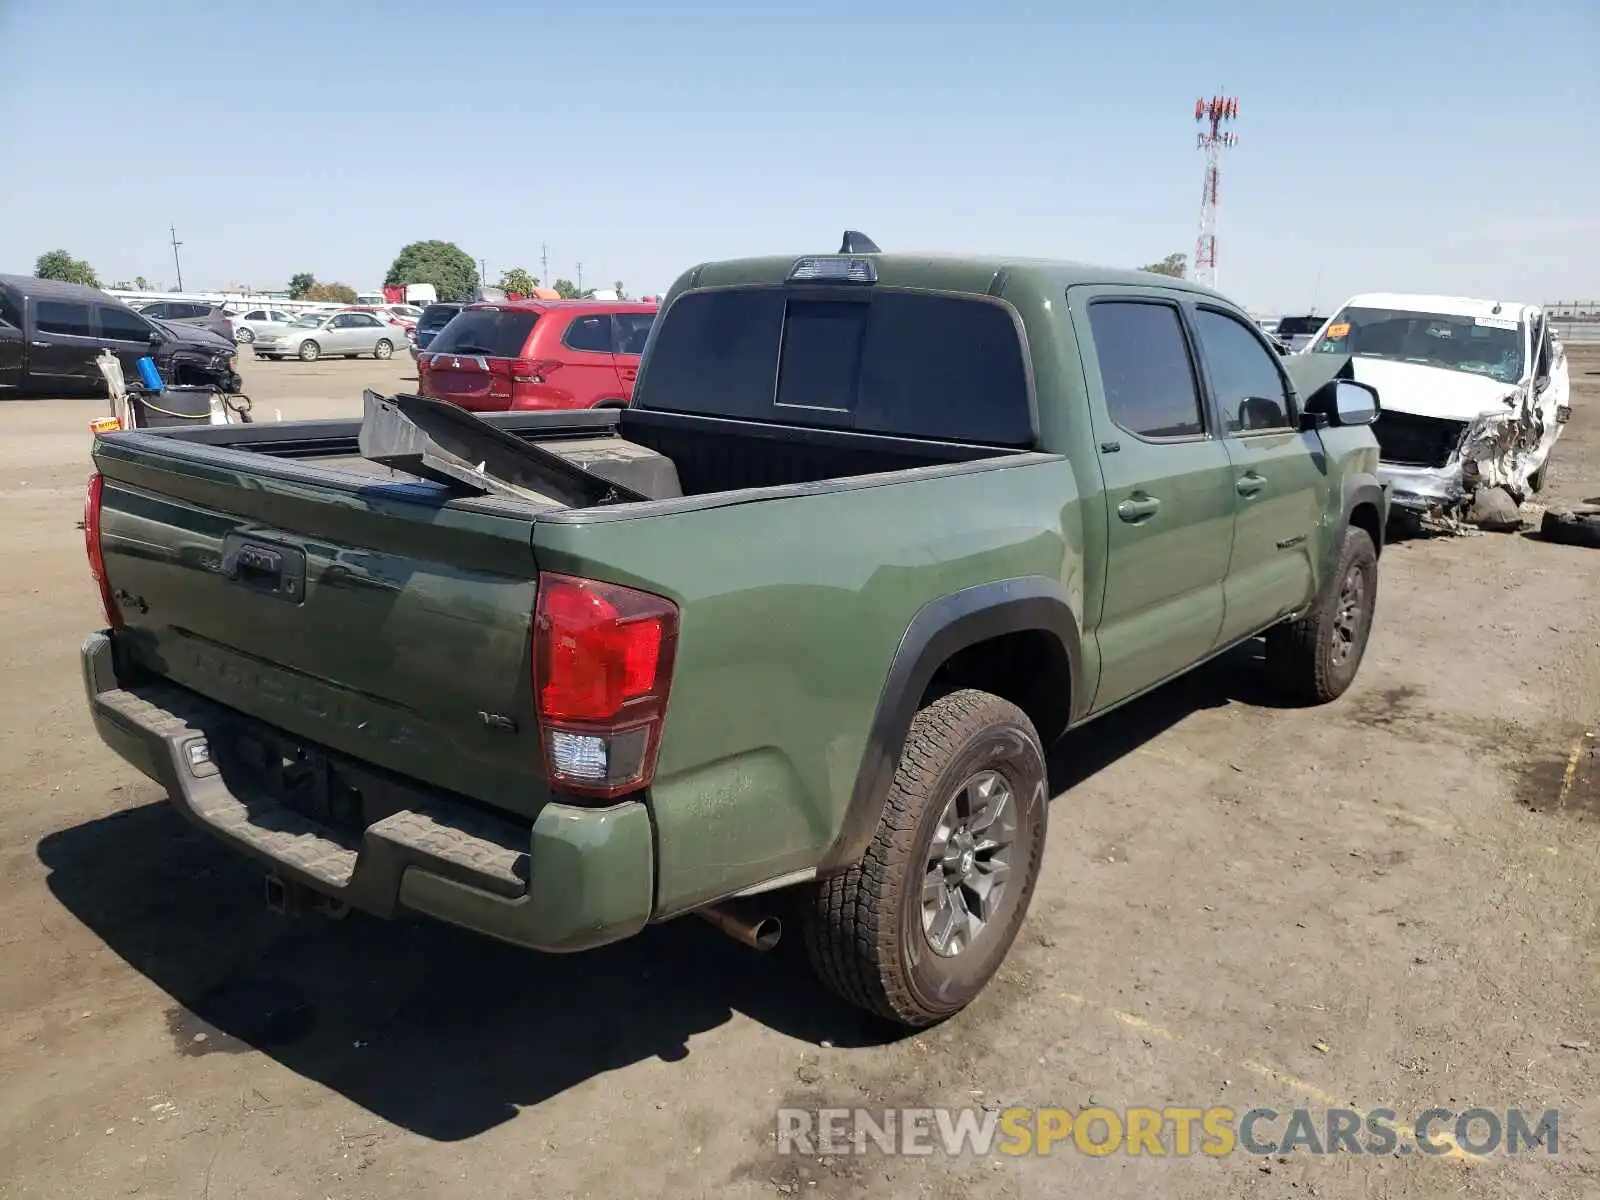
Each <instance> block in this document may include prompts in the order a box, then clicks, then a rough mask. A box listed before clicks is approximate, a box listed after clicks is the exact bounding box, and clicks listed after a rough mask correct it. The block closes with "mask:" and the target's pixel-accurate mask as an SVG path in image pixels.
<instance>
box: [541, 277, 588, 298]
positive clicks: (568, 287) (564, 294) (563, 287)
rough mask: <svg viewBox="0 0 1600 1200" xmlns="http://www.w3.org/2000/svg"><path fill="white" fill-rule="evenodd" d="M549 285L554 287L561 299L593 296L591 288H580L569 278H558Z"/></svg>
mask: <svg viewBox="0 0 1600 1200" xmlns="http://www.w3.org/2000/svg"><path fill="white" fill-rule="evenodd" d="M550 286H551V287H553V288H555V290H556V294H557V295H559V296H560V297H561V298H562V299H563V300H588V299H590V298H592V297H593V296H594V289H593V288H583V289H582V290H580V289H579V288H578V285H577V284H575V283H573V282H572V280H570V279H558V280H556V281H555V282H554V283H552V284H551V285H550Z"/></svg>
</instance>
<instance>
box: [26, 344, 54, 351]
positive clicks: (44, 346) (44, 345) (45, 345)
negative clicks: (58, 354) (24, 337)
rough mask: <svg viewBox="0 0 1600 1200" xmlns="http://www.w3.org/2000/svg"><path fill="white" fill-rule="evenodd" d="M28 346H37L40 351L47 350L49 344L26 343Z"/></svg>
mask: <svg viewBox="0 0 1600 1200" xmlns="http://www.w3.org/2000/svg"><path fill="white" fill-rule="evenodd" d="M28 345H30V346H37V347H39V349H41V350H48V349H50V343H49V342H29V343H28Z"/></svg>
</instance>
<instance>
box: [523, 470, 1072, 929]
mask: <svg viewBox="0 0 1600 1200" xmlns="http://www.w3.org/2000/svg"><path fill="white" fill-rule="evenodd" d="M901 479H902V481H901V482H892V483H883V484H874V485H868V486H859V485H858V486H846V487H842V488H840V489H839V490H835V491H823V492H814V493H810V494H806V495H799V496H787V497H781V498H767V499H761V498H759V497H758V496H751V495H750V494H749V493H744V494H743V498H742V500H741V501H737V502H730V503H728V504H726V505H723V506H720V507H714V508H702V509H696V510H690V511H683V512H668V513H657V514H654V515H649V516H641V517H639V518H636V519H611V520H594V519H578V520H573V521H562V520H540V521H539V522H537V523H536V525H535V533H534V542H535V555H536V557H537V559H538V562H539V566H540V568H541V569H543V570H553V571H563V572H570V573H572V574H577V575H584V576H589V577H593V578H599V579H606V580H610V581H612V582H616V583H620V584H624V585H627V586H632V587H637V588H641V589H644V590H646V591H651V592H655V593H657V594H659V595H663V596H666V597H668V598H670V599H671V600H673V601H674V602H676V603H677V604H678V605H679V608H680V613H681V622H682V625H681V632H680V641H679V646H678V656H677V665H676V669H675V672H674V677H673V680H672V688H671V695H670V699H669V703H668V707H667V718H666V724H665V728H664V731H663V739H662V748H661V758H660V761H659V764H658V767H657V772H656V777H655V782H654V784H653V786H652V788H651V798H652V807H653V810H654V815H655V821H656V830H657V835H658V854H659V892H658V896H657V912H658V915H670V914H672V913H674V912H679V911H683V910H684V909H687V908H690V907H693V906H695V905H697V904H700V903H704V902H706V901H709V900H712V899H716V898H718V897H721V896H725V895H727V894H729V893H731V892H733V891H736V890H738V889H740V888H744V887H748V886H751V885H754V884H757V883H760V882H763V881H765V880H768V879H771V878H774V877H776V876H778V875H781V874H783V873H785V872H788V871H794V870H798V869H801V868H805V867H809V866H812V865H815V864H816V863H817V861H818V860H819V859H820V858H821V856H822V855H823V852H824V851H825V850H826V849H827V847H828V846H829V845H830V843H831V842H832V841H833V839H834V836H835V834H836V832H837V831H838V829H839V827H840V824H841V822H842V820H843V816H844V812H845V809H846V806H847V804H848V801H849V798H850V794H851V791H852V788H853V786H854V784H855V779H856V774H857V772H858V770H859V769H860V767H861V764H862V758H863V754H864V752H865V749H866V745H867V737H868V732H869V728H870V725H871V722H872V719H873V715H874V712H875V711H876V709H877V706H878V701H879V698H880V695H881V694H882V691H883V687H884V682H885V680H886V678H887V676H888V672H889V667H890V663H891V661H892V660H893V658H894V654H895V651H896V649H897V648H898V646H899V644H900V641H901V638H902V636H903V635H904V633H905V631H906V628H907V627H908V626H909V625H910V623H911V620H912V618H913V616H915V614H916V613H917V611H918V610H919V609H921V608H922V607H923V606H924V605H925V604H927V603H928V602H929V601H930V600H933V599H935V598H937V597H940V596H944V595H946V594H948V593H951V592H955V591H959V590H961V589H963V588H967V587H972V586H976V585H978V584H982V583H988V582H991V581H995V580H1001V579H1008V578H1017V577H1022V576H1030V575H1039V576H1046V577H1048V578H1051V579H1054V580H1058V581H1060V582H1061V583H1062V584H1063V585H1064V588H1065V590H1066V593H1067V595H1068V598H1069V603H1070V604H1071V605H1072V607H1073V611H1074V613H1075V615H1077V616H1079V617H1080V618H1081V615H1082V601H1083V590H1084V589H1083V579H1082V577H1081V574H1080V570H1081V563H1082V551H1083V547H1082V545H1081V543H1080V540H1079V536H1078V534H1077V533H1076V531H1077V530H1078V529H1079V528H1080V521H1079V516H1078V513H1077V511H1076V510H1077V507H1078V504H1079V501H1078V495H1077V488H1076V485H1075V483H1074V480H1073V473H1072V468H1071V466H1070V464H1068V463H1067V462H1066V461H1064V460H1062V459H1059V458H1038V457H1035V458H1033V459H1032V460H1031V462H1028V463H1025V464H1019V465H1007V466H1003V467H996V468H993V469H987V470H975V471H970V472H967V473H964V474H959V475H943V476H938V477H932V478H915V477H913V478H912V479H910V480H905V477H903V476H902V477H901ZM620 511H621V510H619V512H620ZM1064 530H1065V531H1068V532H1066V533H1064V532H1063V531H1064Z"/></svg>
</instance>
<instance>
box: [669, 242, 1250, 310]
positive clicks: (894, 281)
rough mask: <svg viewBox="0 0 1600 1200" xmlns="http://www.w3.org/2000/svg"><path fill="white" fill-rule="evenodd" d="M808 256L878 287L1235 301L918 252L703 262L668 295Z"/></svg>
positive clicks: (1074, 267)
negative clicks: (865, 266) (1105, 291)
mask: <svg viewBox="0 0 1600 1200" xmlns="http://www.w3.org/2000/svg"><path fill="white" fill-rule="evenodd" d="M806 259H819V260H823V259H826V260H855V261H862V262H870V263H871V264H872V266H873V269H874V270H875V272H876V276H877V278H876V281H875V282H876V284H877V286H879V287H902V288H922V289H928V290H932V291H942V292H958V293H969V294H972V295H978V296H982V295H998V294H999V293H1000V292H1001V290H1002V289H1004V288H1005V287H1007V286H1008V285H1020V286H1025V287H1030V288H1034V289H1037V290H1038V291H1041V292H1044V293H1047V294H1050V295H1054V294H1056V293H1058V292H1061V291H1064V290H1065V289H1066V288H1069V287H1074V286H1077V285H1106V284H1109V285H1116V286H1122V287H1151V286H1158V287H1164V288H1169V289H1173V290H1178V291H1188V292H1193V293H1195V294H1196V295H1201V296H1205V297H1207V298H1208V299H1214V300H1218V301H1222V302H1223V303H1227V304H1229V305H1230V307H1231V306H1232V302H1231V301H1228V300H1227V299H1226V298H1225V297H1223V296H1222V295H1220V294H1219V293H1217V292H1214V291H1212V290H1211V289H1210V288H1206V287H1203V286H1201V285H1199V284H1196V283H1191V282H1189V281H1187V280H1183V279H1176V278H1173V277H1171V276H1167V275H1156V274H1153V273H1151V272H1148V271H1131V270H1127V269H1123V268H1117V267H1101V266H1095V265H1093V264H1091V263H1082V262H1073V261H1068V260H1061V259H1048V258H1026V257H1006V256H996V255H951V254H916V253H892V254H886V253H869V254H818V253H811V254H786V255H764V256H761V257H757V258H734V259H723V260H719V261H715V262H704V263H701V264H700V265H698V266H696V267H693V268H691V269H690V270H688V271H686V272H684V274H683V275H681V276H680V277H679V278H678V280H677V282H676V283H674V284H673V286H672V288H671V289H670V291H669V292H668V295H667V297H666V299H667V300H669V301H670V299H671V298H672V297H673V296H676V295H677V294H678V293H679V292H683V291H690V290H693V289H697V288H712V287H737V286H780V285H783V284H786V283H789V282H791V276H792V274H793V272H794V269H795V266H796V264H797V263H799V262H801V261H802V260H806ZM808 282H818V283H826V282H829V281H828V280H826V279H815V280H812V281H808Z"/></svg>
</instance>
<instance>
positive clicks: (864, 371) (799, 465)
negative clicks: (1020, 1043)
mask: <svg viewBox="0 0 1600 1200" xmlns="http://www.w3.org/2000/svg"><path fill="white" fill-rule="evenodd" d="M1313 371H1314V372H1318V374H1317V375H1316V377H1312V375H1311V374H1310V372H1313ZM1348 374H1349V372H1348V362H1347V360H1342V361H1339V362H1332V363H1330V362H1328V361H1326V360H1325V359H1323V356H1318V360H1317V361H1315V362H1312V361H1311V360H1303V361H1296V360H1293V359H1290V360H1284V359H1282V358H1280V357H1279V355H1277V354H1276V353H1274V351H1273V349H1272V348H1271V346H1270V345H1269V344H1268V343H1267V342H1266V340H1265V339H1264V338H1263V337H1262V335H1261V333H1260V332H1259V331H1258V330H1257V328H1256V327H1255V324H1254V323H1253V322H1252V321H1251V320H1250V318H1249V317H1248V316H1247V315H1246V314H1245V313H1244V312H1243V311H1242V310H1240V309H1239V308H1238V307H1237V306H1235V305H1234V304H1232V303H1230V302H1229V301H1227V300H1226V299H1224V298H1222V297H1221V296H1219V295H1217V294H1216V293H1214V292H1211V291H1208V290H1206V289H1203V288H1200V287H1196V286H1193V285H1190V284H1187V283H1184V282H1183V281H1181V280H1174V279H1167V278H1162V277H1158V276H1154V275H1147V274H1142V273H1135V272H1126V271H1116V270H1103V269H1099V268H1094V267H1086V266H1081V265H1073V264H1068V263H1057V262H1042V261H1022V260H1009V259H1004V260H1003V259H997V258H984V257H976V256H973V257H959V258H942V259H941V258H932V257H925V256H912V255H898V254H887V253H880V252H878V250H877V247H875V246H873V245H871V243H870V242H867V241H866V240H865V239H862V238H860V237H859V235H847V237H846V239H845V245H844V247H842V248H841V252H840V253H837V254H819V255H808V256H800V257H796V256H792V255H791V256H785V257H770V258H755V259H747V260H740V261H729V262H715V263H707V264H704V265H701V266H698V267H695V268H694V269H693V270H691V271H689V272H687V273H686V274H685V275H684V276H683V277H682V278H680V279H679V280H678V282H677V283H676V284H675V285H674V286H673V288H672V290H671V292H670V293H669V294H668V296H667V297H666V299H665V301H664V302H663V304H662V306H661V315H660V317H659V319H658V320H657V322H656V324H655V327H654V330H653V331H652V333H651V337H650V342H649V344H648V346H647V347H646V351H645V355H644V361H643V366H642V369H641V374H640V377H639V382H638V389H637V392H636V395H635V397H634V400H633V403H632V405H631V407H629V408H627V409H625V410H620V411H599V412H512V413H503V414H490V415H488V416H476V415H472V414H469V413H465V412H463V411H462V410H460V409H455V408H452V407H450V406H448V405H444V404H441V403H440V402H438V401H431V400H425V399H422V398H420V397H411V396H394V397H380V396H376V395H374V394H372V393H368V394H367V396H366V405H367V409H366V414H365V417H364V419H363V420H360V421H354V420H351V421H337V420H336V421H309V422H295V423H286V424H279V425H255V426H219V427H205V428H201V429H194V430H183V431H178V432H171V431H165V430H163V431H159V432H154V431H152V432H124V433H113V434H108V435H104V436H101V437H99V438H97V439H96V441H95V446H94V462H95V467H96V472H97V473H96V474H95V475H94V476H92V477H91V479H90V483H89V492H88V500H87V506H86V513H85V521H84V528H85V537H86V541H87V549H88V554H89V558H90V563H91V568H92V571H93V574H94V576H95V578H96V580H97V581H98V584H99V587H100V591H101V595H102V599H103V601H104V606H105V615H106V625H107V628H105V629H104V630H102V631H100V632H97V633H94V634H91V635H90V636H89V638H88V640H87V642H86V644H85V646H84V648H83V673H84V684H85V687H86V689H87V692H88V699H89V705H90V708H91V711H92V713H93V718H94V722H95V725H96V727H97V729H98V730H99V732H100V735H101V736H102V737H103V738H104V739H105V741H106V742H107V743H108V744H109V745H110V746H111V747H112V748H113V749H114V750H115V751H116V752H117V753H119V754H120V755H122V756H123V757H124V758H126V759H127V760H128V761H129V762H130V763H132V764H133V765H134V766H135V767H137V768H138V769H139V770H141V771H143V772H144V773H145V774H147V775H149V776H150V777H151V778H152V779H154V780H156V781H157V782H158V783H160V784H161V785H162V786H163V787H164V788H165V789H166V791H167V793H168V794H169V795H170V797H171V799H172V802H173V803H174V804H176V805H177V806H178V807H179V808H180V809H181V810H182V811H183V812H184V813H185V814H186V815H187V816H188V817H189V818H191V819H192V820H194V821H195V822H197V823H198V824H200V825H201V826H203V827H205V828H206V829H208V830H209V831H210V832H211V833H213V834H214V835H216V836H217V837H219V838H221V839H223V840H224V841H226V842H227V843H229V844H231V845H232V846H233V847H235V848H236V849H237V850H239V851H241V852H243V853H244V854H247V855H249V856H251V857H253V858H255V859H258V860H260V861H261V862H262V863H264V864H265V866H266V869H267V872H268V875H267V884H268V894H269V899H270V900H271V902H273V903H274V904H278V905H283V906H285V907H295V906H299V905H302V904H306V903H314V904H318V905H324V906H327V907H329V908H332V909H335V910H342V909H344V908H357V909H361V910H364V911H366V912H368V913H373V914H377V915H379V916H384V917H388V916H394V915H396V914H399V913H402V912H406V913H422V914H428V915H431V916H433V917H437V918H440V919H443V920H445V921H449V922H453V923H454V924H457V925H460V926H463V927H465V928H467V929H471V930H476V931H478V932H480V933H484V934H488V935H491V936H493V937H497V938H501V939H504V940H506V941H510V942H514V943H518V944H521V945H524V946H528V947H532V948H535V949H540V950H547V951H569V950H581V949H584V948H587V947H592V946H597V945H600V944H602V943H606V942H612V941H615V940H617V939H620V938H625V937H628V936H630V935H632V934H635V933H638V932H639V931H640V930H642V929H643V928H644V927H645V926H646V925H647V924H650V923H651V922H657V921H663V920H667V919H670V918H673V917H677V916H680V915H684V914H688V913H697V914H699V915H701V916H703V917H706V918H707V919H709V920H711V921H712V922H713V923H715V924H716V925H718V926H719V927H721V928H722V929H723V930H725V931H727V932H729V933H731V934H733V935H734V936H736V937H738V938H740V940H742V941H745V942H747V943H749V944H753V945H760V946H765V945H767V944H770V943H771V941H772V940H774V938H775V936H776V934H777V932H778V928H779V926H778V921H777V917H778V916H779V914H780V913H782V914H786V915H794V914H797V915H798V923H799V924H800V926H801V931H802V934H803V937H804V941H805V945H806V947H807V949H808V952H809V954H810V957H811V959H812V961H813V963H814V964H815V967H816V970H817V972H818V973H819V975H820V976H821V977H822V979H823V980H824V981H825V982H826V983H827V984H828V985H829V986H831V987H832V988H833V989H835V990H836V991H837V992H839V993H840V994H841V995H843V996H844V997H845V998H847V999H848V1000H850V1001H852V1002H854V1003H856V1004H858V1005H861V1006H862V1007H864V1008H866V1009H868V1010H871V1011H873V1012H875V1013H878V1014H881V1015H883V1016H885V1017H887V1018H890V1019H892V1020H895V1021H899V1022H902V1023H904V1024H907V1025H926V1024H928V1023H931V1022H934V1021H937V1020H939V1019H941V1018H943V1017H946V1016H948V1015H950V1014H951V1013H954V1012H956V1011H957V1010H959V1009H960V1008H962V1007H963V1006H964V1005H966V1004H967V1003H968V1002H969V1001H971V1000H972V999H973V997H974V996H976V995H977V994H978V993H979V991H980V990H981V989H982V988H983V986H984V985H985V984H986V983H987V981H988V980H989V979H990V978H991V977H992V976H993V975H994V973H995V971H996V970H997V968H998V967H999V964H1000V962H1001V960H1002V959H1003V957H1004V956H1005V954H1006V952H1007V950H1008V949H1009V948H1010V946H1011V944H1012V941H1013V940H1014V939H1015V937H1016V935H1017V930H1018V927H1019V926H1020V924H1021V922H1022V920H1023V918H1024V916H1025V914H1026V911H1027V908H1028V904H1029V901H1030V898H1031V896H1032V893H1033V891H1034V889H1035V887H1036V886H1037V885H1038V880H1039V872H1040V863H1041V861H1042V856H1043V848H1044V839H1045V825H1046V817H1047V812H1048V800H1049V787H1048V784H1047V779H1046V768H1045V749H1046V747H1048V746H1049V745H1050V744H1051V743H1052V742H1053V741H1054V740H1055V739H1056V738H1057V737H1058V736H1059V735H1060V734H1061V733H1062V732H1063V731H1065V730H1067V729H1070V728H1073V727H1075V726H1077V725H1081V724H1082V723H1084V722H1086V721H1089V720H1091V719H1093V718H1096V717H1099V716H1102V715H1104V714H1106V713H1108V712H1110V711H1111V710H1112V709H1114V708H1116V707H1117V706H1118V705H1121V704H1123V703H1125V702H1126V701H1128V700H1129V699H1131V698H1133V697H1135V696H1137V695H1139V694H1140V693H1142V692H1146V691H1148V690H1150V689H1151V688H1154V687H1156V686H1158V685H1159V684H1160V683H1162V681H1164V680H1168V679H1171V678H1173V677H1174V676H1176V675H1178V674H1180V673H1182V672H1184V671H1186V670H1188V669H1189V668H1191V667H1193V666H1195V665H1196V664H1198V663H1201V662H1203V661H1205V660H1206V659H1208V658H1211V657H1212V656H1214V655H1217V654H1219V653H1221V652H1222V651H1224V650H1226V649H1227V648H1229V647H1231V646H1234V645H1236V644H1238V643H1240V642H1243V641H1245V640H1247V639H1250V638H1254V637H1257V636H1259V635H1264V636H1265V642H1266V657H1267V668H1268V670H1269V671H1270V673H1271V675H1272V676H1273V677H1274V679H1275V680H1277V681H1278V682H1279V683H1280V684H1281V685H1282V686H1283V687H1284V688H1286V689H1287V690H1288V691H1289V692H1290V693H1291V694H1292V695H1293V696H1294V697H1297V698H1299V699H1300V700H1302V701H1304V702H1308V703H1315V702H1322V701H1329V700H1332V699H1333V698H1335V697H1337V696H1338V695H1339V694H1340V693H1341V692H1343V691H1344V690H1345V689H1346V688H1347V687H1348V686H1349V684H1350V682H1351V680H1352V678H1353V677H1354V675H1355V673H1356V669H1357V667H1358V665H1359V663H1360V661H1361V657H1362V653H1363V650H1364V649H1365V646H1366V642H1367V637H1368V633H1369V630H1370V628H1371V623H1372V615H1373V604H1374V599H1375V592H1376V586H1377V561H1378V556H1379V552H1380V549H1381V547H1382V540H1383V528H1384V523H1385V519H1386V516H1387V502H1386V498H1385V495H1384V493H1383V491H1382V489H1381V488H1380V486H1379V484H1378V481H1377V478H1376V471H1377V466H1378V449H1377V444H1376V442H1375V440H1374V438H1373V436H1372V432H1371V430H1370V429H1369V428H1367V426H1368V425H1369V424H1370V422H1371V421H1372V420H1373V419H1374V417H1375V416H1376V412H1377V400H1378V398H1377V396H1376V394H1375V393H1374V392H1373V391H1372V389H1371V388H1368V387H1364V386H1363V385H1361V384H1358V383H1354V382H1352V381H1351V380H1350V379H1349V378H1348ZM1113 719H1114V718H1113Z"/></svg>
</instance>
